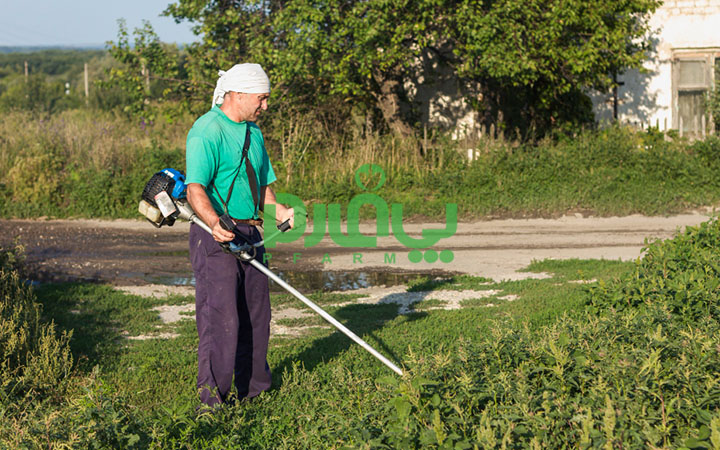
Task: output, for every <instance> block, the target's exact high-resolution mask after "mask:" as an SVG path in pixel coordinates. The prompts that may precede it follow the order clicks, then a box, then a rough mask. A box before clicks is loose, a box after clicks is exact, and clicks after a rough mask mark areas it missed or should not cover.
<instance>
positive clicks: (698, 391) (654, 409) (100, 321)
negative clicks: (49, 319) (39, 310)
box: [0, 221, 720, 449]
mask: <svg viewBox="0 0 720 450" xmlns="http://www.w3.org/2000/svg"><path fill="white" fill-rule="evenodd" d="M718 239H720V224H719V223H718V222H717V221H710V222H708V223H705V224H702V225H701V226H699V227H696V228H689V229H688V230H687V231H686V232H685V233H683V234H682V235H680V236H678V237H677V238H675V239H674V240H669V241H665V242H655V243H651V244H649V246H648V250H647V254H646V256H645V257H643V258H642V259H639V260H638V261H637V262H635V263H634V264H632V263H618V262H602V261H578V260H571V261H544V262H537V263H534V264H533V265H532V266H531V268H530V269H532V270H544V271H548V272H551V273H553V274H554V277H553V278H550V279H537V280H525V281H512V282H503V283H493V282H490V281H489V280H486V279H473V278H472V277H460V278H455V279H447V280H430V279H425V280H418V281H417V282H415V283H414V288H413V289H414V290H416V291H417V290H418V289H427V290H433V289H448V288H449V287H450V288H451V289H460V290H462V289H467V288H473V289H480V288H486V289H493V290H497V291H501V292H502V295H506V294H515V295H517V296H519V298H517V299H516V300H514V301H505V302H503V301H501V300H500V299H499V298H496V299H495V300H494V302H495V303H496V304H497V306H495V307H492V308H489V307H487V306H486V305H487V303H484V304H477V305H476V306H473V305H474V304H475V303H474V302H472V301H469V300H468V301H466V302H467V304H466V305H465V307H464V308H463V309H461V310H455V311H436V310H428V309H427V308H425V307H423V305H422V303H421V304H419V305H418V308H416V309H415V311H416V312H414V313H411V314H410V315H408V316H397V306H396V305H392V304H385V305H357V304H354V305H349V306H332V305H329V306H328V309H330V311H331V312H332V313H333V314H334V315H335V316H336V317H338V318H340V320H342V321H344V322H345V323H346V324H347V325H348V326H349V327H350V328H352V329H354V330H357V331H358V332H359V333H360V334H361V335H362V336H363V337H364V338H365V339H367V340H368V341H369V342H371V343H372V344H373V345H378V346H381V348H383V349H386V350H385V351H387V352H388V353H389V354H390V355H391V357H392V358H394V359H397V360H399V361H402V363H403V365H404V366H405V370H406V371H407V375H406V376H405V377H403V378H397V377H395V376H393V375H389V374H388V372H387V370H386V368H384V366H382V365H379V364H377V363H376V361H375V360H373V359H372V358H371V357H370V356H368V355H366V354H365V353H364V352H363V351H362V350H361V349H359V348H358V347H356V346H353V345H351V344H350V343H349V341H348V340H347V338H345V337H344V336H342V335H339V334H338V333H333V332H332V331H331V330H328V329H315V331H313V332H311V333H310V334H308V335H306V336H305V337H299V338H273V341H272V343H271V352H270V356H269V358H270V364H271V366H272V367H273V368H274V371H275V372H274V373H275V385H274V388H273V389H272V390H271V391H269V392H267V393H265V394H263V395H262V396H260V397H259V398H258V399H256V400H255V401H253V402H243V403H240V404H237V405H231V406H227V407H225V408H223V409H221V410H219V411H218V412H217V413H216V414H213V415H201V416H199V417H198V416H196V414H195V412H194V406H195V405H196V404H197V400H196V395H195V392H194V388H193V385H194V364H195V362H194V360H195V356H194V351H195V348H194V346H195V345H196V335H195V332H194V323H193V322H192V321H191V320H185V321H182V322H180V323H179V325H177V326H174V328H172V331H173V332H175V333H178V334H179V337H177V338H174V339H169V340H163V339H151V340H146V341H123V339H122V336H124V335H130V336H133V335H138V334H144V333H151V334H152V333H158V332H163V331H167V327H168V326H167V325H164V326H161V327H160V328H158V327H157V326H158V325H160V324H159V320H158V319H157V318H156V317H154V316H153V314H152V313H151V311H150V310H149V308H150V307H152V306H153V305H156V304H159V303H161V302H162V303H184V302H190V301H192V299H189V298H188V299H183V298H172V299H169V300H148V299H140V298H138V297H132V296H126V295H123V294H120V293H117V292H113V291H112V290H111V289H110V288H108V287H102V286H90V285H80V284H75V285H59V286H47V287H44V288H42V289H41V290H40V291H39V294H38V295H39V296H40V298H41V299H42V301H43V303H44V304H45V307H46V311H47V312H48V314H51V315H53V316H54V317H57V320H58V323H59V324H60V326H61V327H62V328H74V329H75V334H74V336H73V341H72V348H73V352H74V353H75V356H76V358H78V359H79V360H80V361H82V363H81V364H80V365H79V366H78V370H77V372H76V374H75V375H74V376H73V378H72V380H73V383H71V385H72V388H71V389H70V390H69V392H68V393H67V394H66V396H65V397H63V398H62V399H60V400H58V401H56V402H42V401H41V402H38V401H37V397H35V396H36V395H39V394H33V395H30V396H28V397H26V398H24V399H23V400H22V401H18V402H15V403H12V404H7V403H3V405H2V415H3V420H2V421H0V439H2V442H3V444H2V445H6V446H9V447H11V448H18V447H23V448H39V447H43V448H56V447H60V446H62V445H69V446H72V447H73V448H163V449H172V448H217V447H218V446H220V447H223V448H273V449H281V448H327V447H333V448H453V449H456V448H562V447H581V448H617V447H623V448H639V447H654V448H717V447H718V446H720V400H719V399H720V381H718V376H717V375H718V373H719V372H720V357H719V356H718V352H719V350H718V349H720V337H719V336H720V321H719V319H720V316H719V315H718V312H719V311H720V309H719V308H718V298H719V296H718V294H719V292H718V282H717V281H716V280H717V276H718V271H720V268H719V267H718V266H717V263H716V261H718V260H720V254H718V249H717V246H716V245H715V243H716V242H717V241H718ZM590 279H596V280H597V281H594V282H592V283H590V284H579V283H574V282H573V281H575V280H585V281H588V280H590ZM496 295H498V296H500V295H501V294H496ZM333 300H334V301H340V300H341V299H340V298H339V297H338V296H334V297H333ZM349 300H351V299H349ZM427 306H434V304H433V303H432V301H430V302H429V303H428V305H427ZM73 310H75V311H76V312H75V313H72V312H71V311H73Z"/></svg>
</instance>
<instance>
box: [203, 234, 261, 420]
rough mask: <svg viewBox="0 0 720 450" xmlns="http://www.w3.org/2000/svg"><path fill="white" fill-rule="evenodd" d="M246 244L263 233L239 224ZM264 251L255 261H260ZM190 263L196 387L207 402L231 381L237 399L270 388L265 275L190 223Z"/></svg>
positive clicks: (223, 395) (222, 397) (222, 395)
mask: <svg viewBox="0 0 720 450" xmlns="http://www.w3.org/2000/svg"><path fill="white" fill-rule="evenodd" d="M236 231H237V232H239V233H241V234H243V235H244V236H246V237H247V238H248V240H249V241H250V242H253V243H254V242H259V241H260V240H261V239H262V237H261V236H260V233H259V232H258V230H257V228H255V227H253V226H250V225H244V224H239V225H237V226H236ZM236 241H237V243H240V239H239V238H238V239H236ZM264 253H265V249H264V248H261V249H258V252H257V256H256V259H257V260H258V261H260V262H262V260H263V254H264ZM190 261H191V263H192V267H193V271H194V272H195V317H196V319H197V331H198V337H199V338H200V342H199V344H198V377H197V386H198V390H199V393H200V400H201V401H202V402H203V403H205V404H207V405H211V406H212V405H215V404H218V403H224V402H226V401H227V400H228V394H229V393H230V389H231V388H232V385H233V384H234V385H235V388H236V389H237V395H238V397H239V398H244V397H255V396H256V395H258V394H260V392H262V391H265V390H267V389H269V388H270V383H271V379H270V367H269V366H268V363H267V350H268V341H269V339H270V294H269V289H268V278H267V276H266V275H265V274H263V273H262V272H260V271H259V270H257V269H256V268H254V267H253V266H251V265H250V264H248V263H244V262H241V261H240V260H239V259H237V258H236V257H234V256H233V255H229V254H227V253H225V252H224V251H223V250H222V248H221V247H220V245H219V244H218V243H217V242H215V240H214V239H213V238H212V236H211V235H210V234H209V233H207V232H206V231H204V230H203V229H201V228H200V227H199V226H197V225H195V224H193V225H191V226H190Z"/></svg>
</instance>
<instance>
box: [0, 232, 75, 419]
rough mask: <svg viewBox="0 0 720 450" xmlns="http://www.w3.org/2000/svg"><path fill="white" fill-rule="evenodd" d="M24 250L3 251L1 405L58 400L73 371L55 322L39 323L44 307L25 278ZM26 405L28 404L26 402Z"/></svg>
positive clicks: (0, 259)
mask: <svg viewBox="0 0 720 450" xmlns="http://www.w3.org/2000/svg"><path fill="white" fill-rule="evenodd" d="M21 269H22V247H19V246H17V247H14V248H10V249H6V248H2V247H0V400H1V402H0V403H1V404H2V407H5V406H8V405H10V404H11V403H13V402H16V401H23V399H31V400H38V401H41V400H43V399H46V398H52V399H54V400H58V399H60V398H62V396H63V395H64V393H65V389H66V382H67V379H68V376H69V375H70V371H71V368H72V357H71V355H70V348H69V347H68V341H69V340H70V337H71V336H72V331H69V332H63V333H61V334H59V335H58V334H57V333H56V332H55V326H54V324H53V322H52V321H51V322H49V323H46V322H43V321H41V320H40V314H41V311H42V307H41V306H40V304H39V303H38V302H37V300H36V298H35V294H34V292H33V290H32V288H31V287H30V286H29V285H28V284H27V283H26V282H25V281H24V280H23V279H22V278H21V275H20V271H21ZM25 401H27V400H25Z"/></svg>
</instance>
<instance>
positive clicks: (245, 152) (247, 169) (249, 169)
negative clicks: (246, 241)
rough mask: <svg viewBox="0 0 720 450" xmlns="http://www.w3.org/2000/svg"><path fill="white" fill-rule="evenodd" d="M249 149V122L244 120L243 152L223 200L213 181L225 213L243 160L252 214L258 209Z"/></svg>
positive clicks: (253, 170)
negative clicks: (253, 207) (248, 185)
mask: <svg viewBox="0 0 720 450" xmlns="http://www.w3.org/2000/svg"><path fill="white" fill-rule="evenodd" d="M249 149H250V124H249V123H248V122H245V142H244V143H243V152H242V157H241V158H240V165H239V166H238V170H237V172H235V176H234V177H233V180H232V183H230V189H229V191H228V195H227V198H226V199H225V200H223V198H222V195H220V192H219V191H218V189H217V186H215V183H213V189H215V192H217V195H218V197H219V198H220V201H221V202H222V205H223V208H224V209H225V214H227V215H230V213H229V212H228V203H229V202H230V196H231V195H232V193H233V187H234V186H235V180H237V177H238V175H240V167H241V166H242V164H243V161H245V173H246V174H247V177H248V183H249V184H250V192H251V194H252V197H253V204H254V206H255V209H254V211H253V216H254V215H255V214H256V213H257V211H258V205H259V203H260V194H259V193H258V188H257V181H256V180H255V169H253V166H252V163H251V162H250V158H249V157H248V150H249Z"/></svg>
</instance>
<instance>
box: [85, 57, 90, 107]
mask: <svg viewBox="0 0 720 450" xmlns="http://www.w3.org/2000/svg"><path fill="white" fill-rule="evenodd" d="M89 101H90V87H89V84H88V64H87V63H85V105H87V104H88V102H89Z"/></svg>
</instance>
